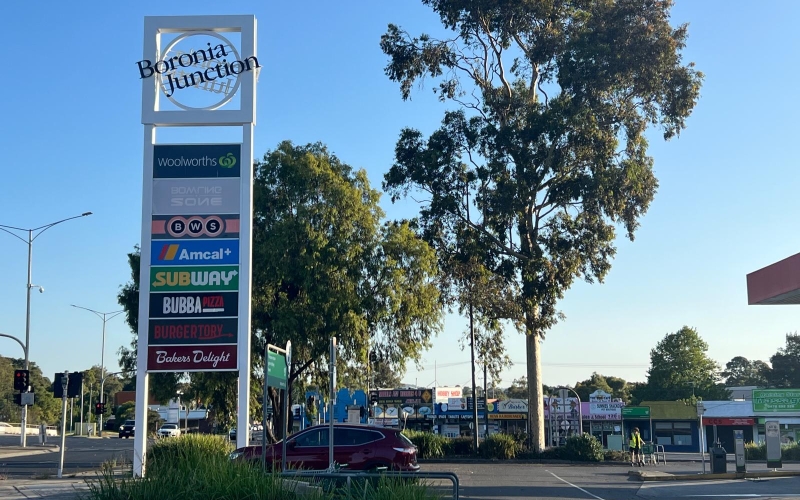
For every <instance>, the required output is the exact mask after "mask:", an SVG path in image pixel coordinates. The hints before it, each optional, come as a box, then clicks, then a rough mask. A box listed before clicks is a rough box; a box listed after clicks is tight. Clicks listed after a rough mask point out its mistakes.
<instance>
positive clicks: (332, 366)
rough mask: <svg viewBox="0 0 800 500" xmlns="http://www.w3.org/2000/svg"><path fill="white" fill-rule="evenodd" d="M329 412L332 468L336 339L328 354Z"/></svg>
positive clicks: (330, 465)
mask: <svg viewBox="0 0 800 500" xmlns="http://www.w3.org/2000/svg"><path fill="white" fill-rule="evenodd" d="M329 375H330V385H331V386H330V405H329V406H330V410H329V412H328V432H329V435H328V468H329V469H330V468H333V415H334V411H333V405H334V404H336V337H333V338H332V339H331V352H330V369H329Z"/></svg>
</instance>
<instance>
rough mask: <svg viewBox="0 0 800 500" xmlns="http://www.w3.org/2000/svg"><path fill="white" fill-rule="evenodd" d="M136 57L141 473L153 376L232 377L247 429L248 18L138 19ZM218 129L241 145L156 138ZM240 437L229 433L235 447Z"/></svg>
mask: <svg viewBox="0 0 800 500" xmlns="http://www.w3.org/2000/svg"><path fill="white" fill-rule="evenodd" d="M134 62H135V65H134V68H133V69H132V71H131V77H132V78H138V79H139V80H140V81H141V82H142V124H143V125H144V154H143V160H144V161H143V192H142V239H141V265H140V273H141V274H140V283H141V285H140V287H139V294H140V295H139V305H140V306H139V341H138V357H137V360H138V363H137V387H136V401H137V408H136V425H137V429H136V431H137V432H136V435H135V444H134V449H135V453H134V456H135V457H136V458H135V459H134V473H135V474H136V475H140V476H141V475H144V457H145V456H146V455H145V453H144V451H145V450H144V449H145V446H146V442H145V440H144V436H146V435H147V431H146V428H142V429H140V428H139V427H144V426H145V425H146V420H147V419H146V411H147V406H146V402H147V400H148V390H147V385H148V381H147V374H148V373H150V372H210V371H237V372H239V386H238V390H239V405H238V407H239V415H238V422H237V426H238V428H240V429H246V428H247V427H248V422H249V412H250V407H249V393H250V377H249V376H250V307H251V306H250V304H251V302H250V297H251V263H252V256H251V255H252V250H251V246H252V219H253V128H254V126H255V116H256V114H255V113H256V111H255V108H256V106H255V104H256V80H257V74H258V72H259V70H260V68H261V64H260V62H259V60H258V56H257V54H256V19H255V17H254V16H247V15H244V16H238V15H237V16H177V17H145V19H144V50H143V52H142V58H141V59H140V60H139V61H134ZM222 126H224V127H227V128H228V129H230V128H232V127H239V128H241V131H242V141H241V142H220V143H216V142H213V141H212V142H210V143H191V142H189V143H178V144H172V143H171V144H167V143H161V142H159V141H158V140H157V139H158V133H157V132H158V130H159V128H161V127H192V128H195V129H197V128H199V127H222ZM207 130H209V129H207ZM211 130H212V132H213V129H211ZM187 135H188V134H187ZM198 135H203V134H198ZM140 402H141V404H139V403H140ZM248 434H249V433H247V432H241V433H239V434H238V435H237V445H238V446H245V445H247V441H248V439H249V436H248Z"/></svg>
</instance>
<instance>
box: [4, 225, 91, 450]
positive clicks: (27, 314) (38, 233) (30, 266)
mask: <svg viewBox="0 0 800 500" xmlns="http://www.w3.org/2000/svg"><path fill="white" fill-rule="evenodd" d="M87 215H92V212H84V213H82V214H80V215H75V216H74V217H67V218H66V219H61V220H58V221H55V222H51V223H49V224H45V225H44V226H39V227H35V228H32V229H26V228H22V227H15V226H5V225H2V224H0V231H3V232H6V233H8V234H10V235H11V236H13V237H15V238H17V239H18V240H20V241H22V242H24V243H25V244H27V245H28V284H27V288H28V293H27V299H26V300H27V303H26V306H25V369H26V370H29V369H30V358H29V355H30V348H31V290H32V289H33V288H38V289H39V292H40V293H44V287H42V286H40V285H34V284H33V283H32V282H31V280H32V279H33V241H34V240H35V239H36V238H38V237H39V236H41V234H42V233H43V232H45V231H47V230H48V229H50V228H51V227H53V226H55V225H58V224H61V223H62V222H67V221H68V220H72V219H79V218H81V217H86V216H87ZM10 230H14V231H22V232H27V233H28V238H27V239H25V238H22V237H21V236H19V235H18V234H15V233H12V232H11V231H10ZM34 233H36V234H35V235H34ZM29 390H30V387H28V388H26V389H25V392H28V391H29ZM20 429H21V432H20V445H21V446H22V447H23V448H25V447H26V445H27V436H28V434H27V430H28V405H23V406H22V422H21V424H20Z"/></svg>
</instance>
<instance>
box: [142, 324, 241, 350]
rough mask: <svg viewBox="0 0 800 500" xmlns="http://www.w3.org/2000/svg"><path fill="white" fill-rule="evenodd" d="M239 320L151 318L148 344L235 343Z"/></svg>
mask: <svg viewBox="0 0 800 500" xmlns="http://www.w3.org/2000/svg"><path fill="white" fill-rule="evenodd" d="M238 328H239V321H238V320H237V319H236V318H220V319H205V318H199V319H151V320H150V322H149V325H148V330H147V331H148V338H147V342H148V345H157V344H162V345H166V344H174V345H178V344H195V345H196V344H235V343H236V338H237V337H238Z"/></svg>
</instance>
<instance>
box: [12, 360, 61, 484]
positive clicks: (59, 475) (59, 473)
mask: <svg viewBox="0 0 800 500" xmlns="http://www.w3.org/2000/svg"><path fill="white" fill-rule="evenodd" d="M68 385H69V371H68V370H65V371H64V376H63V377H61V387H62V389H63V391H64V393H63V395H62V396H61V457H60V458H59V459H58V478H59V479H61V475H62V474H63V473H64V452H65V451H66V449H67V386H68ZM22 432H23V433H24V432H25V428H24V427H23V428H22ZM43 436H44V437H46V436H47V430H45V431H44V434H43Z"/></svg>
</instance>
